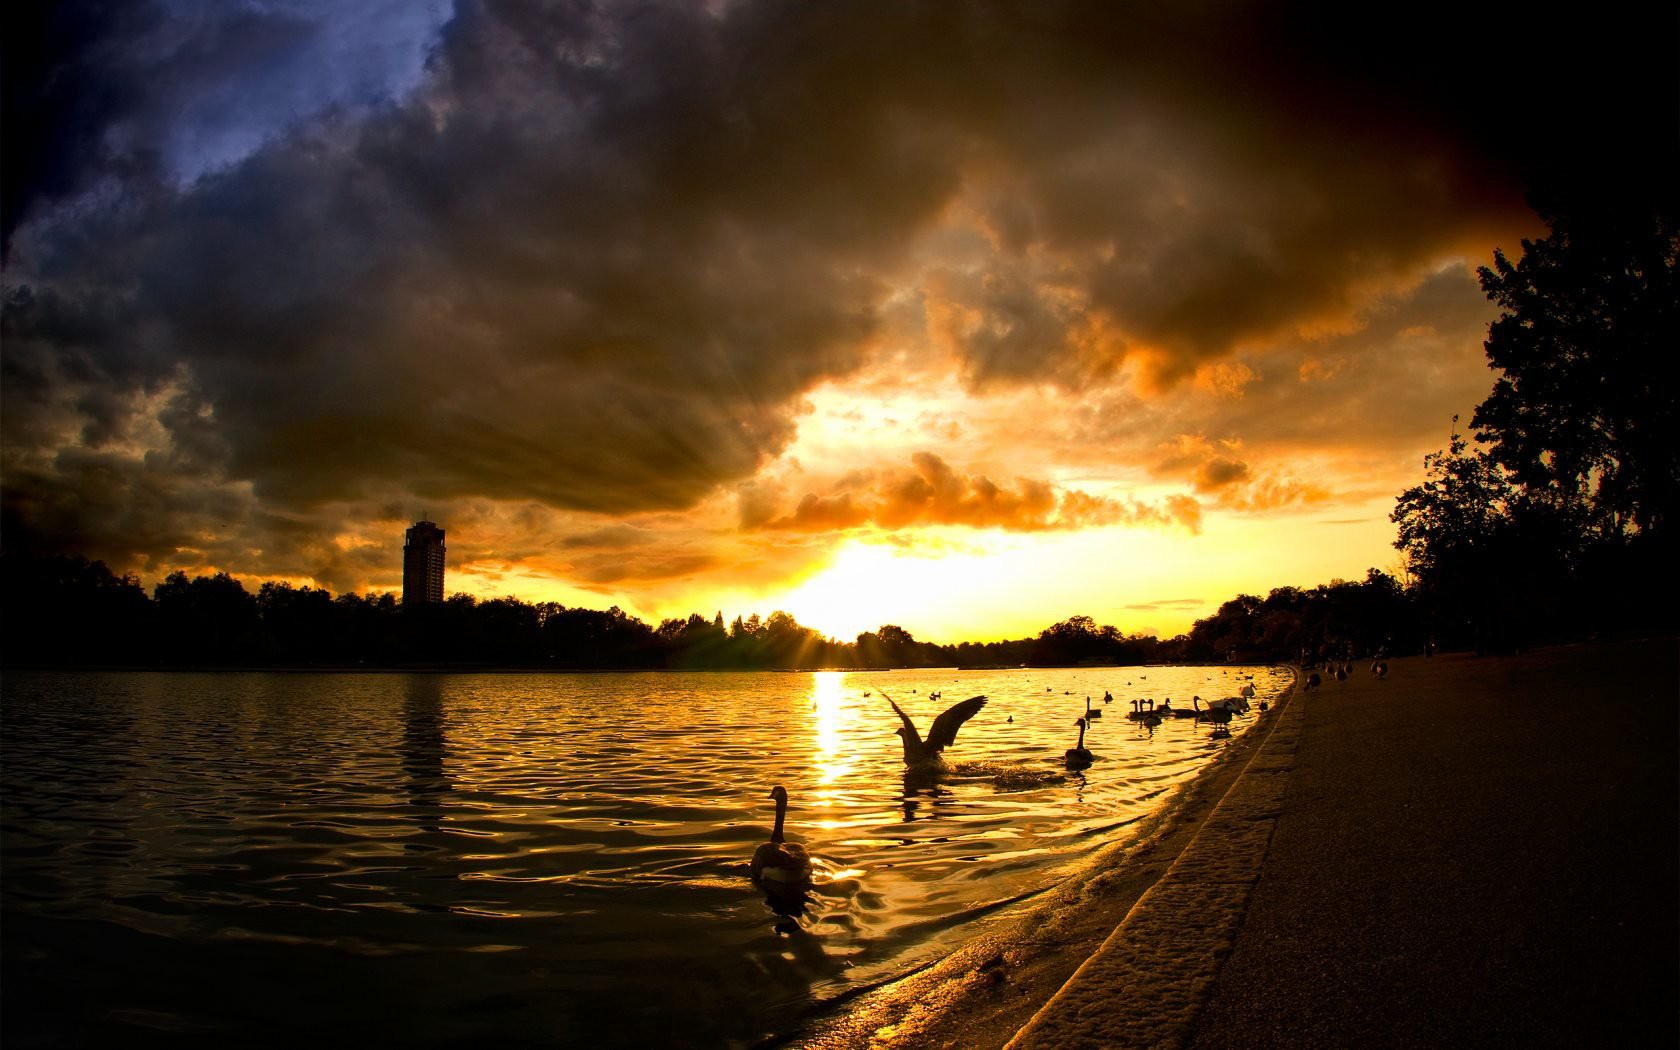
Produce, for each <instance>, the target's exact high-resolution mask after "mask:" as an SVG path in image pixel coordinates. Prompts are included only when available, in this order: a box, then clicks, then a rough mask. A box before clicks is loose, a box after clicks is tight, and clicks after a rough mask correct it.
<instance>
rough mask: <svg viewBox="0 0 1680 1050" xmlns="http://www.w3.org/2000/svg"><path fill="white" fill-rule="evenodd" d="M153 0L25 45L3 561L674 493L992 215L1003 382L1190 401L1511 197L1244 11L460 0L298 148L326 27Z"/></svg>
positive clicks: (1422, 118)
mask: <svg viewBox="0 0 1680 1050" xmlns="http://www.w3.org/2000/svg"><path fill="white" fill-rule="evenodd" d="M167 10H168V9H167V8H163V7H158V6H144V7H134V6H125V5H111V6H102V5H97V4H89V5H65V6H61V7H58V8H54V9H52V11H51V13H49V14H48V15H43V16H32V17H31V19H28V20H25V21H21V22H13V21H11V20H8V23H7V26H6V29H7V32H6V34H5V36H6V38H7V67H8V73H7V77H8V81H7V105H8V112H7V117H8V119H7V122H6V136H7V144H6V145H7V148H6V151H5V152H6V155H7V157H8V160H7V170H6V174H7V194H8V196H7V198H6V201H5V213H6V215H5V222H6V229H5V233H6V236H7V239H8V245H9V252H10V254H9V256H8V267H7V273H6V283H7V301H6V309H5V325H6V331H5V369H6V372H5V379H6V383H5V389H4V394H3V396H4V407H5V422H4V426H5V438H6V449H5V453H4V457H5V458H4V466H5V489H6V493H5V497H6V498H5V503H6V509H5V514H6V525H7V529H8V533H9V536H10V538H11V540H12V541H13V542H16V541H17V540H18V539H19V538H20V537H21V538H24V539H36V540H42V539H44V538H45V537H48V536H57V537H59V538H60V542H64V539H63V538H64V537H92V536H95V535H96V534H98V533H99V532H100V531H101V530H105V532H106V533H108V534H110V535H111V536H112V537H115V536H117V535H120V536H121V541H120V544H118V545H119V546H126V547H131V548H135V549H140V548H143V549H145V550H146V551H148V552H152V553H164V552H167V551H168V550H169V549H170V548H171V547H172V546H175V547H179V546H182V545H183V544H186V543H187V542H188V541H189V540H190V539H191V537H193V536H196V535H199V534H201V533H202V532H203V531H204V525H205V522H206V521H207V520H208V518H214V517H217V516H218V515H217V514H213V513H210V514H208V518H206V514H207V513H208V510H207V508H208V507H209V506H210V505H212V503H213V501H214V500H216V499H232V500H240V501H247V502H249V503H250V504H251V506H253V507H256V508H262V510H263V512H265V513H270V514H279V515H282V516H283V519H284V520H286V521H290V522H298V521H308V520H311V517H310V516H311V515H314V514H316V513H319V512H321V510H322V508H328V507H333V506H339V505H344V504H346V503H353V502H355V501H365V500H381V501H389V500H390V499H391V496H392V493H393V492H394V491H395V492H400V493H403V494H407V495H409V496H411V497H414V498H418V499H423V500H432V501H440V502H441V501H447V500H452V499H462V498H476V497H483V498H490V499H497V500H516V501H536V502H538V503H541V504H545V505H547V506H550V507H555V508H564V509H573V510H582V511H593V512H602V513H607V514H622V513H630V512H635V511H640V510H648V509H658V508H681V507H685V506H689V505H692V504H693V503H695V502H696V501H697V500H699V499H700V498H701V497H703V496H705V495H706V494H707V493H709V492H711V491H713V490H715V489H716V488H717V487H718V486H719V485H723V484H733V483H737V482H740V481H741V480H742V479H744V478H747V477H750V476H751V475H752V474H753V473H754V471H755V470H756V469H757V468H758V467H759V466H760V465H761V464H762V463H763V462H765V460H766V459H767V458H768V457H770V456H773V455H775V454H776V453H778V452H780V451H781V450H782V449H783V448H785V447H786V445H787V444H788V442H789V441H790V440H791V438H792V436H793V433H794V425H795V420H796V418H797V415H798V413H799V411H800V410H801V406H802V401H801V398H802V395H803V394H804V393H805V392H806V391H807V390H809V389H810V388H812V387H813V386H814V385H815V384H817V383H818V382H820V381H821V380H823V379H824V378H827V377H832V376H837V375H842V374H845V373H847V372H850V371H853V370H855V369H857V368H859V367H860V366H861V365H862V364H863V363H864V362H865V361H866V360H867V354H868V352H869V349H870V346H871V343H872V341H873V340H875V339H876V338H878V336H879V334H880V331H881V327H882V316H883V309H884V306H883V304H884V303H885V302H886V301H887V299H888V297H889V295H891V294H893V293H894V291H895V290H896V289H897V288H898V287H899V285H900V284H901V283H902V282H905V281H913V282H914V281H919V280H920V277H919V276H918V273H917V272H916V269H915V268H916V267H917V266H920V265H922V264H923V263H922V261H920V260H922V259H924V257H921V256H917V255H915V254H914V251H913V249H914V248H915V246H916V242H917V238H918V237H919V236H920V235H921V234H923V233H925V232H928V231H930V230H932V229H934V228H935V227H936V226H938V225H940V224H945V223H953V222H956V223H962V222H971V223H972V224H974V225H975V226H976V227H977V228H979V229H980V230H982V231H983V232H984V234H985V237H984V238H980V240H983V242H984V245H985V247H984V249H983V251H982V252H981V253H980V254H979V255H978V256H977V257H972V258H948V257H940V258H939V259H938V261H937V267H936V269H937V272H935V273H933V274H931V275H930V276H929V277H928V279H927V282H926V288H925V289H924V290H923V291H924V299H925V301H926V303H927V308H928V318H929V322H930V324H931V325H932V326H933V328H934V330H935V334H936V335H937V336H939V337H941V338H943V339H945V340H946V342H947V343H948V344H949V345H950V346H951V347H952V348H953V350H955V351H956V352H957V353H958V354H960V355H962V357H963V359H964V360H965V361H966V367H967V372H968V374H969V376H970V378H971V379H972V380H973V381H974V382H976V383H978V384H997V383H1016V382H1040V381H1044V380H1051V381H1056V382H1061V383H1063V384H1074V383H1077V382H1081V381H1084V380H1086V379H1089V378H1092V377H1100V376H1102V375H1105V374H1108V373H1109V372H1111V371H1113V370H1114V369H1115V368H1117V367H1118V365H1119V364H1120V363H1121V362H1123V361H1125V360H1126V359H1127V358H1128V357H1129V356H1130V355H1134V354H1144V355H1145V356H1143V357H1140V358H1139V360H1140V361H1143V362H1144V363H1145V364H1146V365H1147V367H1148V369H1149V370H1150V372H1151V374H1153V375H1155V376H1156V377H1157V378H1159V379H1160V380H1161V381H1163V382H1172V381H1174V380H1175V379H1176V378H1177V377H1180V376H1183V375H1186V374H1188V373H1189V372H1190V371H1191V370H1193V369H1194V368H1195V367H1196V365H1197V364H1198V363H1200V362H1204V361H1207V360H1210V359H1213V358H1217V357H1219V356H1221V355H1224V354H1227V353H1229V352H1230V350H1231V348H1232V347H1233V346H1235V345H1238V344H1241V343H1243V342H1244V341H1246V340H1252V339H1263V338H1268V337H1272V336H1275V335H1276V334H1278V333H1280V332H1288V331H1290V330H1292V328H1293V327H1295V326H1299V325H1301V324H1303V323H1306V322H1309V321H1311V320H1312V319H1313V318H1316V317H1318V316H1320V315H1322V314H1326V313H1329V314H1335V313H1337V312H1339V311H1345V310H1347V309H1349V308H1351V306H1352V305H1354V304H1356V303H1357V302H1358V301H1359V296H1360V294H1361V289H1363V288H1365V287H1368V286H1369V285H1371V284H1372V283H1373V282H1376V283H1381V282H1382V281H1385V280H1388V279H1391V278H1393V277H1394V276H1395V275H1397V274H1404V273H1407V272H1409V271H1410V270H1411V269H1413V268H1415V267H1417V266H1418V265H1420V264H1421V263H1423V262H1426V261H1427V260H1428V258H1429V257H1430V255H1431V253H1432V252H1434V251H1436V250H1438V249H1439V248H1440V246H1442V245H1443V244H1450V243H1455V242H1457V241H1459V240H1462V239H1463V238H1464V237H1466V236H1468V235H1470V234H1473V233H1477V232H1480V231H1482V230H1485V229H1487V228H1489V227H1490V226H1494V225H1498V224H1501V223H1505V222H1507V221H1508V220H1509V217H1510V216H1511V215H1512V214H1513V211H1514V208H1515V204H1516V201H1517V198H1518V196H1519V192H1518V190H1519V188H1518V186H1517V183H1516V182H1515V181H1514V180H1513V179H1510V178H1506V177H1505V176H1506V174H1507V173H1508V172H1510V171H1511V170H1514V169H1517V168H1520V167H1521V164H1520V163H1517V162H1516V160H1520V159H1521V158H1517V159H1516V160H1514V159H1513V153H1512V151H1511V150H1509V149H1506V148H1504V147H1505V146H1506V145H1507V143H1505V142H1504V141H1503V140H1501V141H1500V143H1499V145H1500V147H1501V148H1500V149H1497V150H1495V151H1493V152H1492V153H1478V152H1476V151H1475V150H1473V149H1470V148H1467V146H1466V142H1467V140H1468V138H1469V137H1470V135H1469V134H1468V133H1472V132H1475V131H1476V130H1477V129H1479V128H1480V127H1482V125H1483V123H1485V122H1484V121H1480V120H1472V119H1467V118H1466V117H1465V108H1464V107H1460V106H1459V104H1458V103H1456V102H1453V101H1452V99H1453V98H1454V97H1456V96H1451V95H1449V94H1446V93H1425V94H1423V95H1421V96H1420V97H1421V98H1423V100H1424V102H1425V103H1426V104H1425V105H1424V106H1422V107H1421V108H1419V107H1417V106H1415V105H1413V104H1411V103H1409V102H1408V101H1407V98H1408V93H1407V92H1406V91H1405V90H1395V89H1394V88H1393V87H1392V86H1390V85H1383V84H1372V83H1367V82H1365V81H1363V80H1362V79H1360V71H1359V69H1358V68H1357V65H1358V64H1357V61H1355V60H1354V59H1348V58H1346V57H1345V56H1346V51H1345V49H1344V51H1343V52H1342V54H1338V55H1337V56H1336V57H1335V58H1334V59H1326V58H1325V57H1324V55H1323V54H1321V51H1324V50H1326V49H1324V48H1321V47H1320V46H1319V45H1320V44H1322V43H1325V42H1324V41H1318V40H1312V39H1309V37H1310V34H1303V33H1302V32H1301V27H1299V26H1295V25H1293V24H1291V23H1290V22H1288V21H1287V20H1278V19H1274V18H1270V17H1265V11H1264V9H1262V8H1258V7H1254V6H1251V5H1244V4H1232V5H1221V4H1215V5H1211V7H1210V9H1209V10H1196V11H1191V12H1187V13H1182V14H1180V13H1171V12H1169V13H1156V14H1153V15H1151V16H1150V17H1149V18H1147V19H1142V18H1139V17H1136V16H1135V15H1134V14H1133V13H1132V9H1131V8H1129V7H1121V6H1118V5H1108V4H1048V3H1046V4H1028V5H1009V4H978V3H976V4H926V5H918V4H855V3H854V4H777V3H745V2H743V3H735V4H728V5H723V6H722V7H721V11H722V13H721V14H717V15H713V14H710V13H707V12H706V11H705V10H704V9H703V8H702V7H701V6H700V5H693V4H684V3H672V4H625V5H613V4H591V3H582V2H580V3H555V4H535V3H533V4H477V3H467V2H463V3H461V4H460V5H459V6H458V7H457V9H456V11H455V16H454V18H453V20H452V21H451V22H450V24H449V25H448V26H447V27H446V28H445V29H444V31H443V33H442V35H441V37H440V38H439V39H438V41H437V43H436V47H435V50H434V52H433V54H432V56H431V60H430V65H429V67H428V71H427V76H426V78H425V80H424V81H423V82H422V83H421V84H420V85H419V86H418V88H417V89H416V90H414V91H413V92H412V93H411V94H408V95H406V96H404V97H402V98H401V99H393V100H390V101H389V102H388V103H386V104H373V102H372V101H371V100H370V98H371V95H372V94H373V93H375V89H376V85H372V84H368V85H362V84H359V83H357V84H352V85H351V87H349V88H346V89H344V91H342V92H340V93H338V94H336V95H335V94H334V93H333V92H327V93H326V94H325V95H320V94H316V95H310V96H308V98H309V99H311V100H313V101H312V104H313V102H319V101H320V100H321V99H322V98H325V99H326V100H327V101H329V102H332V101H333V100H335V99H338V98H340V97H342V98H345V99H354V100H357V101H356V103H355V104H349V103H345V104H337V105H330V106H328V107H327V108H326V109H325V110H324V111H321V112H317V111H316V109H312V108H310V106H304V105H302V104H295V105H296V107H297V109H298V115H297V116H298V119H297V121H296V122H295V126H292V127H289V128H287V129H285V131H284V134H279V133H277V132H272V130H270V131H265V130H264V129H265V128H269V129H272V118H273V111H274V107H275V106H276V105H277V104H276V102H275V99H276V97H277V96H284V95H285V91H284V90H282V88H283V86H285V85H289V84H292V83H294V82H295V81H296V80H297V79H298V76H297V75H296V74H297V71H298V70H299V69H304V68H313V67H308V66H306V65H299V63H300V62H303V61H304V60H303V59H296V58H295V56H297V55H300V54H304V53H306V52H307V53H308V54H315V52H312V51H308V50H307V48H306V47H305V43H306V42H307V41H308V40H310V39H311V34H313V33H317V32H318V31H319V26H320V23H319V22H316V21H311V20H310V19H307V18H304V19H300V18H298V17H294V16H291V15H287V14H275V13H273V9H267V8H263V9H250V10H247V9H245V8H240V9H238V11H239V12H240V13H239V14H238V16H237V17H235V16H233V15H228V16H225V17H216V18H211V19H208V20H204V21H200V22H196V23H191V24H189V25H186V26H183V24H182V23H181V22H180V21H179V20H172V19H170V18H167V17H165V13H166V12H167ZM208 10H215V7H214V5H212V7H211V8H208ZM390 10H392V11H400V10H402V7H401V5H398V6H397V7H394V8H391V9H390ZM1175 11H1176V9H1175ZM253 12H255V13H253ZM1483 28H1492V27H1483ZM1401 36H1402V37H1404V38H1407V39H1411V40H1413V41H1414V42H1415V43H1419V44H1425V43H1427V41H1426V40H1424V39H1422V36H1423V35H1422V34H1421V33H1420V32H1419V31H1417V30H1416V29H1413V30H1412V31H1411V32H1410V33H1409V34H1407V33H1402V34H1401ZM369 39H370V40H371V39H372V35H371V34H370V36H369ZM160 40H171V41H174V42H175V43H176V44H177V45H178V46H174V47H172V48H168V49H164V50H162V51H159V50H157V49H156V48H153V49H152V50H148V49H147V45H152V44H156V43H157V42H158V41H160ZM1303 41H1305V42H1303ZM37 42H40V46H41V48H42V50H41V54H42V55H43V56H45V57H44V58H43V59H42V60H41V61H37V62H24V63H21V64H15V63H14V61H13V59H14V56H15V55H16V54H19V53H27V52H28V50H29V49H30V48H31V47H34V46H36V44H37ZM1353 51H1354V54H1355V58H1356V57H1357V55H1358V54H1360V53H1365V52H1369V53H1371V54H1372V56H1373V57H1374V58H1378V59H1380V58H1383V57H1385V56H1387V55H1388V52H1387V51H1386V50H1384V49H1383V48H1382V47H1380V46H1379V45H1374V44H1372V43H1370V42H1369V41H1368V40H1367V41H1364V42H1363V43H1360V44H1358V45H1357V46H1355V47H1354V48H1353ZM160 56H161V57H160ZM1423 57H1427V48H1425V49H1424V55H1423ZM309 61H314V60H313V59H310V60H309ZM1377 66H1378V67H1379V68H1383V69H1384V70H1385V71H1386V72H1388V73H1389V74H1391V75H1393V76H1395V77H1396V78H1397V79H1396V83H1397V84H1399V85H1400V86H1401V87H1407V86H1408V84H1407V77H1405V76H1402V75H1401V74H1400V73H1399V71H1398V70H1399V67H1398V65H1397V64H1394V65H1393V68H1390V66H1387V65H1383V63H1381V62H1378V63H1377ZM321 68H323V69H324V68H327V67H326V66H325V65H323V66H322V67H321ZM333 68H341V66H334V67H333ZM19 70H21V72H16V75H15V76H14V71H19ZM230 70H231V72H230ZM277 71H279V72H277ZM241 74H242V75H244V76H245V80H244V81H243V83H244V85H245V91H246V95H245V97H246V98H247V99H248V100H249V109H250V110H251V111H253V112H254V111H257V110H261V111H263V112H265V113H267V114H268V116H269V120H268V123H266V124H265V123H263V122H260V121H259V122H255V123H253V124H252V125H251V126H249V127H247V126H245V125H244V124H242V123H241V119H240V114H241V112H242V111H240V108H239V107H238V106H237V105H233V104H232V103H231V102H230V99H234V100H237V99H238V98H239V97H240V96H239V94H238V92H237V91H234V92H233V93H231V94H230V90H231V89H230V88H229V85H230V84H232V83H237V82H238V81H237V76H238V75H241ZM1460 75H1461V76H1462V75H1464V74H1462V73H1461V74H1460ZM347 83H348V82H347ZM14 102H16V103H17V104H18V105H19V106H22V107H25V108H26V109H28V110H29V115H28V116H27V118H25V119H17V120H14V117H15V116H16V114H15V113H14V111H13V109H12V108H11V107H12V106H13V103H14ZM287 104H288V105H294V104H293V103H287ZM317 108H318V107H317ZM170 113H175V114H177V115H178V119H177V121H176V122H175V123H170V122H169V120H168V118H167V115H168V114H170ZM182 113H185V114H186V116H184V117H180V116H179V114H182ZM245 115H249V114H245ZM183 136H185V137H184V138H183ZM245 150H249V151H250V152H249V153H248V155H247V154H246V153H245V152H243V151H245ZM182 158H186V159H185V160H183V159H182ZM189 169H190V170H189ZM183 174H196V175H197V176H198V177H197V178H196V181H191V180H187V179H183V178H182V176H183ZM965 217H966V218H965ZM213 494H215V495H213ZM1015 495H1016V496H1018V497H1019V498H1020V499H1021V500H1022V501H1026V502H1030V500H1029V497H1030V496H1032V493H1029V492H1026V491H1025V490H1023V491H1022V492H1020V493H1016V494H1015ZM747 502H748V501H747V500H745V499H744V500H743V514H744V516H745V515H746V509H747V508H746V504H747ZM138 505H145V506H148V507H149V508H151V510H150V511H149V512H148V519H149V520H151V517H152V515H156V518H155V520H154V523H153V525H152V526H151V527H150V528H149V529H130V528H127V527H125V526H124V525H123V524H122V523H123V521H124V520H125V518H124V514H125V511H124V510H123V509H122V508H125V507H130V506H138ZM761 510H762V508H760V509H759V511H755V512H754V513H755V516H756V515H759V512H760V511H761ZM826 510H827V511H832V512H833V513H834V514H838V515H840V516H841V517H844V516H845V511H846V508H844V507H829V508H826ZM814 512H815V511H813V513H814ZM852 513H853V515H854V516H855V514H856V510H855V509H854V510H853V511H852ZM244 520H245V521H247V523H248V525H247V527H248V528H251V529H256V528H259V527H260V526H259V524H257V523H259V522H262V521H266V520H268V519H266V518H262V517H260V516H259V515H258V514H257V512H256V511H252V512H250V513H249V514H248V515H247V517H246V518H245V519H244ZM769 520H770V519H768V518H763V517H761V516H757V517H755V521H756V523H757V524H765V523H767V522H768V521H769ZM61 530H62V531H61ZM113 542H115V540H114V539H113ZM253 542H255V541H253ZM259 545H260V544H259ZM673 568H680V567H677V566H673ZM610 572H611V570H610V569H608V568H606V567H605V566H602V567H597V568H594V569H592V570H591V572H590V575H591V577H592V578H595V579H603V578H605V576H607V575H610Z"/></svg>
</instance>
